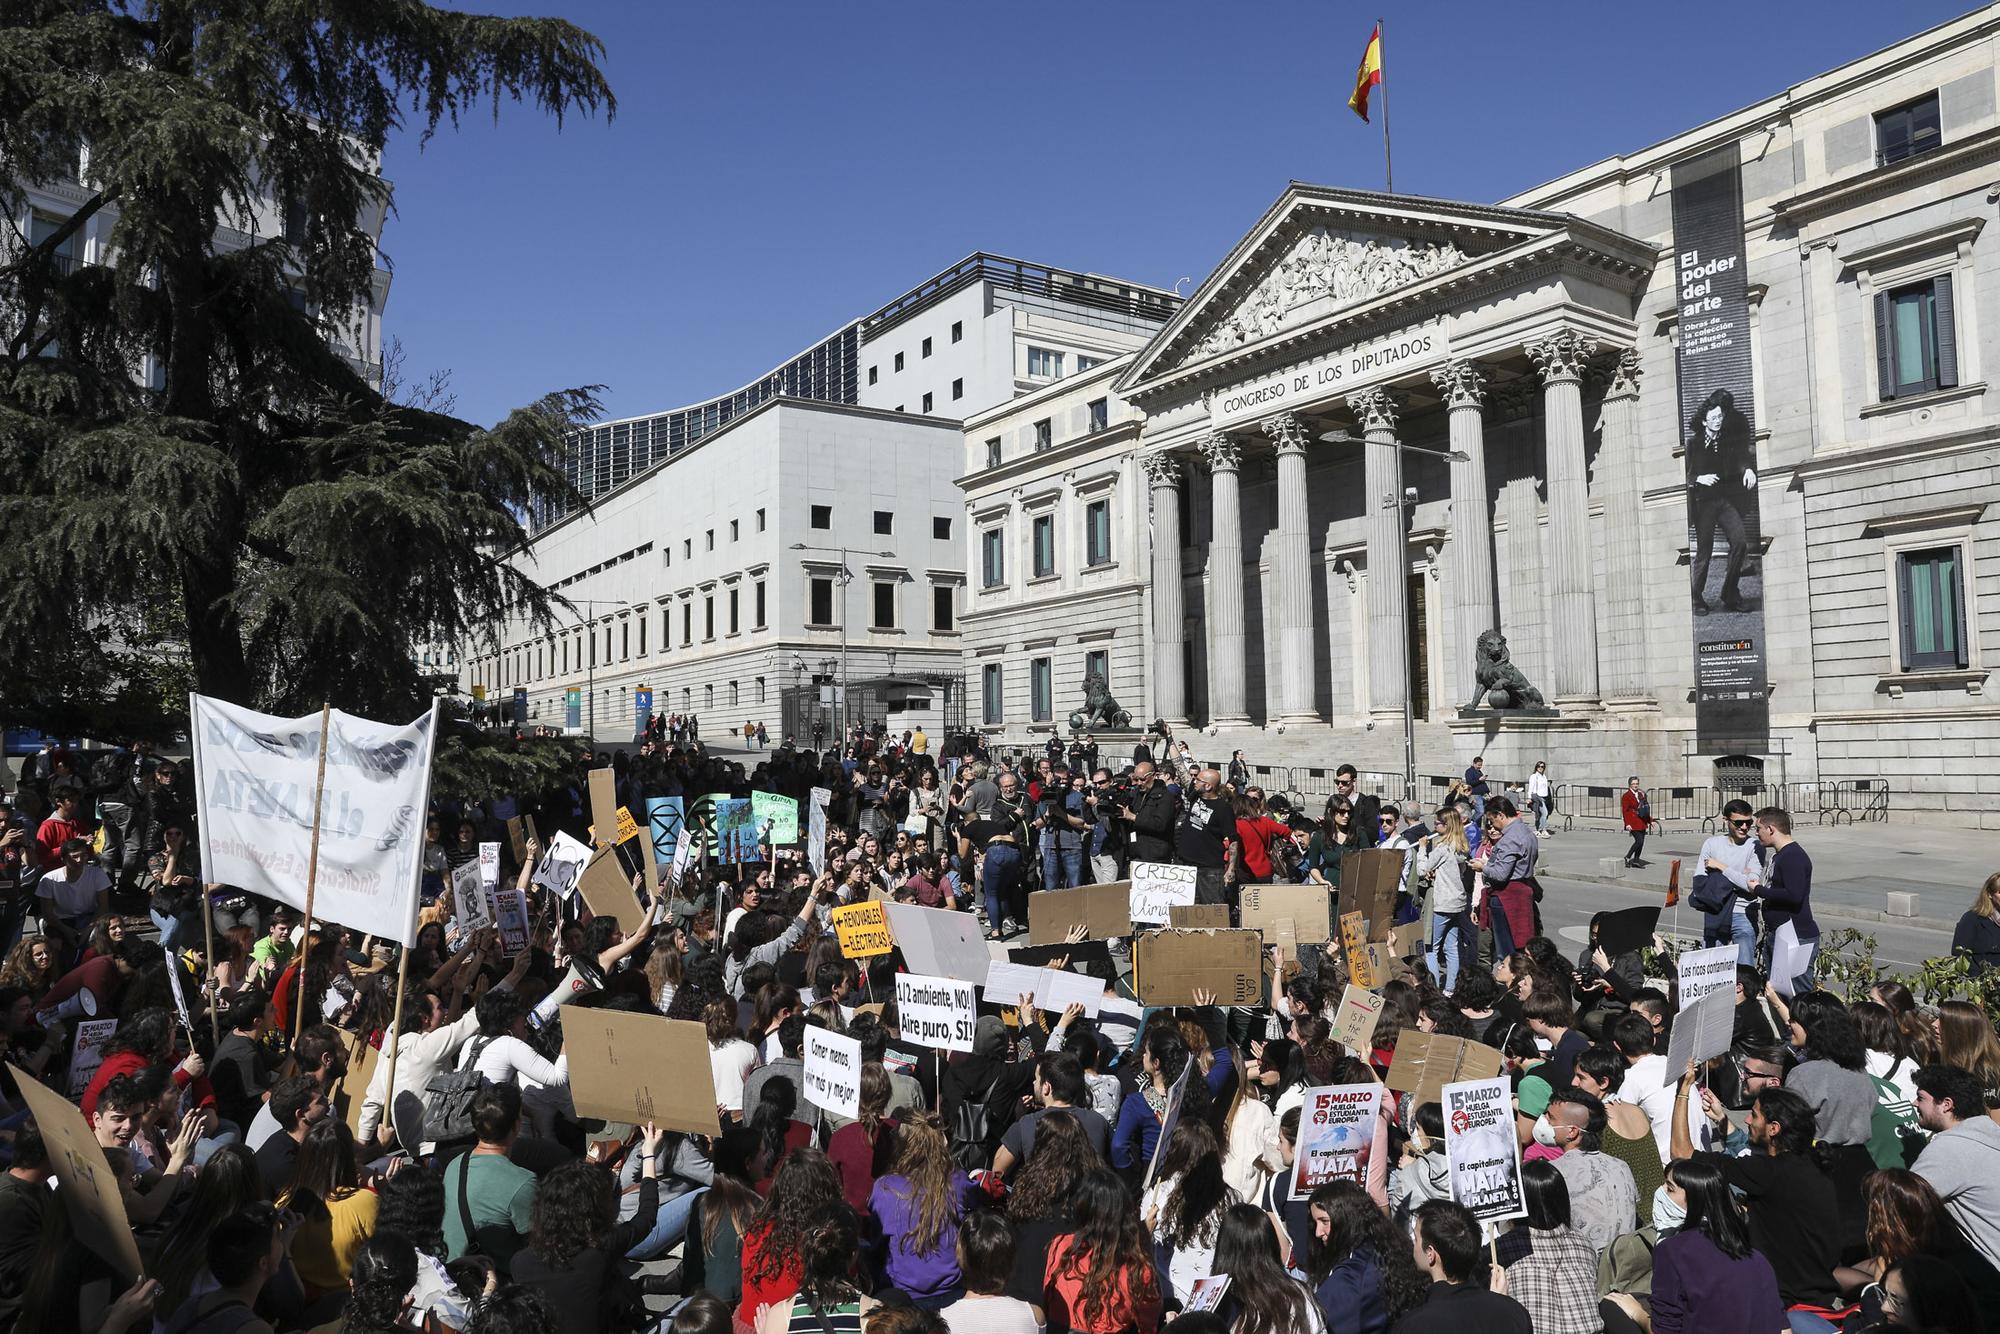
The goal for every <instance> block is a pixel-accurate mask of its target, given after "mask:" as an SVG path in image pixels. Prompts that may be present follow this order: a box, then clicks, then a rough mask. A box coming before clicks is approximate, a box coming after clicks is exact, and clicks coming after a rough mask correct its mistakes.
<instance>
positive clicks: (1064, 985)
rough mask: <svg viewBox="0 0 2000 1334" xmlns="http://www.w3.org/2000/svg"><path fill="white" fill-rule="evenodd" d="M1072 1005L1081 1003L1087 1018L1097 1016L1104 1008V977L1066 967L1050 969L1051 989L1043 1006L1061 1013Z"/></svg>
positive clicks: (1045, 1008)
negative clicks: (1076, 971) (1070, 969)
mask: <svg viewBox="0 0 2000 1334" xmlns="http://www.w3.org/2000/svg"><path fill="white" fill-rule="evenodd" d="M1072 1005H1081V1006H1082V1007H1083V1013H1084V1015H1085V1016H1086V1017H1087V1018H1091V1019H1095V1018H1097V1014H1098V1011H1100V1010H1102V1009H1103V1008H1104V979H1103V978H1101V977H1092V976H1091V975H1090V974H1089V973H1072V972H1070V971H1069V970H1068V969H1066V968H1051V969H1049V989H1048V991H1047V993H1046V998H1045V999H1044V1000H1043V1001H1042V1008H1043V1009H1044V1010H1054V1011H1056V1012H1057V1013H1058V1014H1060V1013H1061V1012H1062V1011H1064V1010H1067V1009H1068V1008H1069V1007H1070V1006H1072Z"/></svg>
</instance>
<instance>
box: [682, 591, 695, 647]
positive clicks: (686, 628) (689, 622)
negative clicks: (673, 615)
mask: <svg viewBox="0 0 2000 1334" xmlns="http://www.w3.org/2000/svg"><path fill="white" fill-rule="evenodd" d="M692 643H694V603H692V602H683V603H681V647H682V648H686V647H687V646H688V645H689V644H692Z"/></svg>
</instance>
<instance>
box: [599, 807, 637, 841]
mask: <svg viewBox="0 0 2000 1334" xmlns="http://www.w3.org/2000/svg"><path fill="white" fill-rule="evenodd" d="M590 837H591V839H592V840H593V841H597V826H596V825H592V826H591V827H590ZM637 837H639V822H638V821H637V820H635V819H633V818H632V811H631V809H630V808H629V807H626V806H620V807H619V808H618V837H617V838H616V839H615V840H614V842H617V843H621V844H623V843H630V842H631V841H632V840H633V839H635V838H637Z"/></svg>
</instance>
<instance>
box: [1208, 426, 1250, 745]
mask: <svg viewBox="0 0 2000 1334" xmlns="http://www.w3.org/2000/svg"><path fill="white" fill-rule="evenodd" d="M1201 454H1202V458H1203V459H1205V460H1206V461H1207V463H1208V470H1209V488H1210V489H1209V498H1208V503H1209V507H1210V509H1211V511H1212V512H1211V513H1210V515H1209V539H1208V601H1207V604H1206V605H1205V606H1204V607H1203V611H1204V613H1205V616H1204V619H1205V620H1206V621H1207V622H1208V646H1209V647H1208V725H1209V726H1210V727H1242V726H1244V725H1246V724H1248V723H1249V721H1250V709H1249V704H1248V699H1249V693H1248V684H1249V672H1248V670H1247V668H1246V666H1245V656H1244V653H1245V640H1244V634H1243V500H1242V490H1241V487H1240V484H1239V483H1240V478H1239V475H1238V473H1239V469H1240V468H1241V466H1242V462H1243V451H1242V449H1241V448H1240V447H1239V446H1238V445H1237V443H1236V442H1235V441H1234V440H1231V439H1230V438H1229V437H1228V436H1226V435H1222V434H1219V433H1218V434H1216V435H1211V436H1209V437H1208V438H1207V439H1205V440H1203V441H1202V442H1201Z"/></svg>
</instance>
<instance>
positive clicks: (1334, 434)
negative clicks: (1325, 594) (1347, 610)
mask: <svg viewBox="0 0 2000 1334" xmlns="http://www.w3.org/2000/svg"><path fill="white" fill-rule="evenodd" d="M1319 438H1320V439H1321V440H1322V441H1324V442H1325V443H1327V444H1330V445H1347V444H1356V443H1360V442H1359V441H1357V440H1356V438H1355V436H1354V433H1353V432H1351V431H1348V430H1346V429H1345V428H1342V427H1335V428H1334V429H1333V430H1331V431H1325V432H1322V433H1321V435H1320V437H1319ZM1389 443H1391V444H1394V445H1395V447H1396V449H1395V453H1393V454H1392V455H1390V457H1391V458H1392V459H1393V460H1394V462H1393V463H1392V464H1391V466H1390V469H1389V494H1388V495H1386V496H1384V497H1382V508H1383V509H1402V510H1404V511H1405V516H1404V522H1403V523H1402V525H1401V527H1402V530H1403V535H1404V541H1405V543H1407V542H1408V540H1409V512H1410V511H1411V509H1412V508H1413V506H1414V503H1415V499H1416V498H1415V496H1413V495H1411V494H1409V493H1408V492H1406V491H1405V490H1404V489H1403V455H1405V454H1421V455H1423V456H1424V457H1426V458H1433V459H1443V460H1444V461H1445V462H1446V463H1470V462H1471V461H1472V456H1471V455H1470V454H1467V453H1466V452H1465V451H1464V450H1462V449H1428V448H1426V447H1424V446H1423V445H1407V444H1404V443H1403V442H1402V441H1401V440H1395V441H1391V442H1389ZM1404 563H1405V562H1404V560H1403V559H1398V561H1397V562H1396V565H1397V570H1396V577H1397V578H1398V579H1399V580H1401V583H1400V585H1399V587H1400V588H1401V590H1402V599H1403V638H1402V640H1401V642H1399V643H1398V644H1397V645H1396V652H1397V653H1398V654H1400V655H1401V656H1402V659H1403V797H1404V799H1405V800H1410V801H1414V800H1415V799H1416V795H1417V673H1416V663H1415V661H1414V660H1413V659H1412V657H1411V655H1410V634H1409V631H1410V627H1411V626H1413V625H1415V624H1416V623H1417V613H1416V608H1414V607H1412V606H1411V605H1410V581H1409V580H1408V579H1405V578H1403V571H1402V566H1403V564H1404ZM1384 573H1385V574H1386V573H1387V571H1384Z"/></svg>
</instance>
